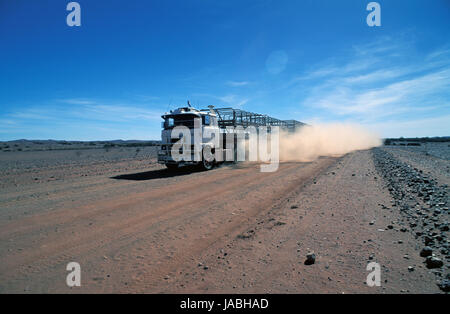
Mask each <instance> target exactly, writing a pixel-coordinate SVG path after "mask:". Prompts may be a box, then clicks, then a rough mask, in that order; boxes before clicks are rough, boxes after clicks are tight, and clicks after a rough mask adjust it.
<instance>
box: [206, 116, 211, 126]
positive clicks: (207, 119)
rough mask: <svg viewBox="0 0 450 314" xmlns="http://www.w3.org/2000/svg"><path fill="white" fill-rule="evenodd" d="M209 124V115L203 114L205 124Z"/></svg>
mask: <svg viewBox="0 0 450 314" xmlns="http://www.w3.org/2000/svg"><path fill="white" fill-rule="evenodd" d="M210 124H211V120H210V117H209V116H205V125H210Z"/></svg>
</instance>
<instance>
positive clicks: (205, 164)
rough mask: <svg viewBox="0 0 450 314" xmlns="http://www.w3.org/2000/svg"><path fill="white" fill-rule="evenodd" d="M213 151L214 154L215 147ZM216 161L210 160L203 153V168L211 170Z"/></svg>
mask: <svg viewBox="0 0 450 314" xmlns="http://www.w3.org/2000/svg"><path fill="white" fill-rule="evenodd" d="M211 153H212V154H214V149H213V150H212V152H211ZM214 163H215V160H214V159H213V160H210V161H208V160H207V159H206V158H205V156H203V154H202V162H201V164H200V166H201V168H202V169H203V170H211V169H212V168H214Z"/></svg>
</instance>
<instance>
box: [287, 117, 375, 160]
mask: <svg viewBox="0 0 450 314" xmlns="http://www.w3.org/2000/svg"><path fill="white" fill-rule="evenodd" d="M380 145H381V138H380V137H379V136H378V135H377V134H375V133H372V132H370V131H368V130H367V129H365V128H364V127H362V126H359V125H354V124H342V123H336V124H321V125H314V126H309V125H308V126H304V127H302V128H301V129H300V130H298V131H297V132H296V133H287V132H281V133H280V160H281V161H313V160H315V159H317V158H318V157H321V156H335V157H337V156H342V155H345V154H347V153H349V152H352V151H355V150H363V149H369V148H372V147H376V146H380Z"/></svg>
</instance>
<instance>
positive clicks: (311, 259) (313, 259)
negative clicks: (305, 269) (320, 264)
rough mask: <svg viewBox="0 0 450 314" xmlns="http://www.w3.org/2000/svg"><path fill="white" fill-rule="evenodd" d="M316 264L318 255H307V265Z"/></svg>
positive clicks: (312, 253)
mask: <svg viewBox="0 0 450 314" xmlns="http://www.w3.org/2000/svg"><path fill="white" fill-rule="evenodd" d="M315 262H316V254H314V252H310V253H308V254H306V260H305V265H312V264H314V263H315Z"/></svg>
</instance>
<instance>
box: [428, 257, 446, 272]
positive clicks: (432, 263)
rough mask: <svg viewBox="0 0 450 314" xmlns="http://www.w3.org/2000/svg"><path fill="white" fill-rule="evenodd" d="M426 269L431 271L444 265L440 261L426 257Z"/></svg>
mask: <svg viewBox="0 0 450 314" xmlns="http://www.w3.org/2000/svg"><path fill="white" fill-rule="evenodd" d="M426 264H427V268H430V269H433V268H441V267H442V266H443V265H444V263H443V262H442V260H441V259H439V258H437V257H434V256H428V257H427V259H426Z"/></svg>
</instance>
